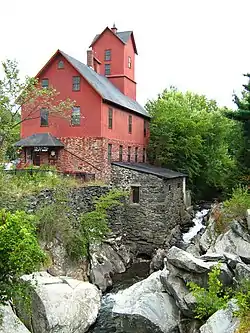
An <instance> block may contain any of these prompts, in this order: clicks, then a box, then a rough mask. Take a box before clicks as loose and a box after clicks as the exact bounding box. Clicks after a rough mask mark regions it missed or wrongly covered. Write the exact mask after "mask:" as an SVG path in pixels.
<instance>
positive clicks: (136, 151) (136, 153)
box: [135, 147, 138, 163]
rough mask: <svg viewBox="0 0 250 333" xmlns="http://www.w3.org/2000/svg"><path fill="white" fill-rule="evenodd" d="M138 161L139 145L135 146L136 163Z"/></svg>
mask: <svg viewBox="0 0 250 333" xmlns="http://www.w3.org/2000/svg"><path fill="white" fill-rule="evenodd" d="M137 162H138V147H135V163H137Z"/></svg>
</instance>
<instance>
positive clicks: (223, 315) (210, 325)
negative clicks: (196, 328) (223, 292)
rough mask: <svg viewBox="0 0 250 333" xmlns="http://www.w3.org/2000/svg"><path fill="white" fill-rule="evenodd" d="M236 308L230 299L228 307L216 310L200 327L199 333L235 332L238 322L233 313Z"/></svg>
mask: <svg viewBox="0 0 250 333" xmlns="http://www.w3.org/2000/svg"><path fill="white" fill-rule="evenodd" d="M236 310H237V306H236V304H235V302H234V301H230V302H229V304H228V307H227V308H226V309H224V310H218V311H216V312H215V313H214V314H213V315H212V316H211V317H210V318H209V319H208V320H207V322H206V324H204V325H203V326H201V328H200V333H236V332H237V330H238V328H239V325H240V322H239V319H238V318H236V317H235V316H234V315H233V312H234V311H236Z"/></svg>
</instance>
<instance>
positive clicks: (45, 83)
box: [41, 79, 49, 88]
mask: <svg viewBox="0 0 250 333" xmlns="http://www.w3.org/2000/svg"><path fill="white" fill-rule="evenodd" d="M41 84H42V87H43V88H48V87H49V79H42V82H41Z"/></svg>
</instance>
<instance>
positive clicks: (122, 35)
mask: <svg viewBox="0 0 250 333" xmlns="http://www.w3.org/2000/svg"><path fill="white" fill-rule="evenodd" d="M131 34H132V31H119V32H117V33H116V36H117V37H119V38H120V40H121V41H122V42H123V43H124V44H126V43H127V42H128V40H129V37H130V36H131ZM99 36H100V34H98V35H96V36H95V38H94V39H93V41H92V43H91V45H92V44H93V43H94V42H95V41H96V40H97V38H98V37H99Z"/></svg>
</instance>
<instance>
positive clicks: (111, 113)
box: [108, 108, 113, 129]
mask: <svg viewBox="0 0 250 333" xmlns="http://www.w3.org/2000/svg"><path fill="white" fill-rule="evenodd" d="M112 127H113V109H112V108H109V117H108V128H109V129H112Z"/></svg>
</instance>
